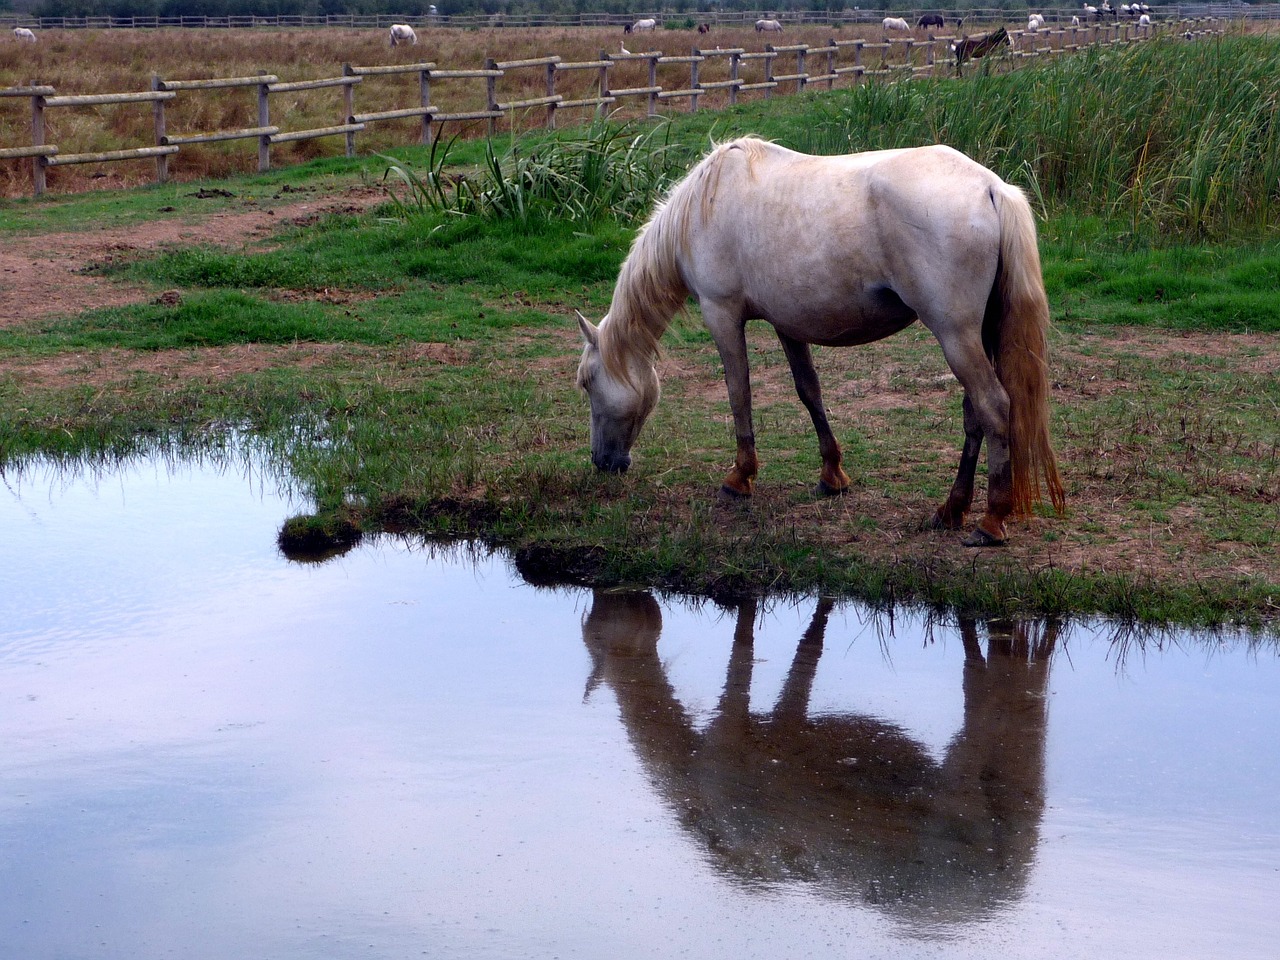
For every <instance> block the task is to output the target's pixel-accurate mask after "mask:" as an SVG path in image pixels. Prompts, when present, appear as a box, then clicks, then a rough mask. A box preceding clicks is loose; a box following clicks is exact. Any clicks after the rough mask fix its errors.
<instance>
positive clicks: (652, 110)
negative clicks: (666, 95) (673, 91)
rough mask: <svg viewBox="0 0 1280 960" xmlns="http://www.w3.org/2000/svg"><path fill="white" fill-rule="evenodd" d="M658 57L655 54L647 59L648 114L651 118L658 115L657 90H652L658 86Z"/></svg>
mask: <svg viewBox="0 0 1280 960" xmlns="http://www.w3.org/2000/svg"><path fill="white" fill-rule="evenodd" d="M658 57H659V54H656V53H655V54H654V55H653V56H651V57H650V58H649V87H650V90H649V109H648V114H649V116H651V117H656V116H657V115H658V92H657V90H655V89H653V88H654V87H656V86H657V85H658Z"/></svg>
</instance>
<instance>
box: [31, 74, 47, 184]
mask: <svg viewBox="0 0 1280 960" xmlns="http://www.w3.org/2000/svg"><path fill="white" fill-rule="evenodd" d="M31 145H32V146H33V147H43V146H44V94H42V93H36V94H33V95H32V97H31ZM48 167H49V164H48V158H47V157H45V156H44V155H43V154H37V155H36V156H34V157H32V158H31V181H32V186H33V189H34V191H35V195H36V196H37V197H38V196H40V195H41V194H42V193H44V188H45V171H46V170H47V169H48Z"/></svg>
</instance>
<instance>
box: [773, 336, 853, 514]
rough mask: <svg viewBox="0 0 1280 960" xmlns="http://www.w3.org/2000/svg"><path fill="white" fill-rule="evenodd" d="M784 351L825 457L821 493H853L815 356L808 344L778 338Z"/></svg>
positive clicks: (801, 400) (798, 392)
mask: <svg viewBox="0 0 1280 960" xmlns="http://www.w3.org/2000/svg"><path fill="white" fill-rule="evenodd" d="M778 340H779V341H780V342H781V343H782V349H783V351H784V352H785V353H786V355H787V362H788V363H790V364H791V377H792V379H794V380H795V382H796V393H797V394H799V396H800V402H801V403H803V404H804V407H805V409H806V410H808V411H809V417H810V419H812V420H813V429H814V431H815V432H816V433H817V434H818V452H819V453H820V454H821V455H822V470H821V472H820V473H819V475H818V492H819V493H823V494H839V493H844V492H845V491H846V490H848V489H849V475H848V474H847V473H845V472H844V468H843V467H842V466H841V460H842V457H843V455H842V454H841V452H840V444H839V442H837V440H836V437H835V434H834V433H832V432H831V425H830V424H829V423H827V411H826V407H824V406H823V404H822V387H821V385H820V384H819V383H818V371H817V370H815V369H814V368H813V353H812V351H811V350H810V349H809V345H808V344H807V343H802V342H800V341H799V340H794V339H792V338H791V337H788V336H785V335H784V334H781V333H779V334H778Z"/></svg>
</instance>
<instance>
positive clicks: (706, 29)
mask: <svg viewBox="0 0 1280 960" xmlns="http://www.w3.org/2000/svg"><path fill="white" fill-rule="evenodd" d="M698 32H699V33H710V32H711V24H709V23H700V24H698Z"/></svg>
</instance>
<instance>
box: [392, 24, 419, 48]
mask: <svg viewBox="0 0 1280 960" xmlns="http://www.w3.org/2000/svg"><path fill="white" fill-rule="evenodd" d="M401 43H407V44H410V45H411V46H414V47H416V46H417V45H418V35H417V34H416V33H414V32H413V27H411V26H409V25H408V24H407V23H393V24H392V25H391V45H392V46H393V47H394V46H396V45H397V44H401Z"/></svg>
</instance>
